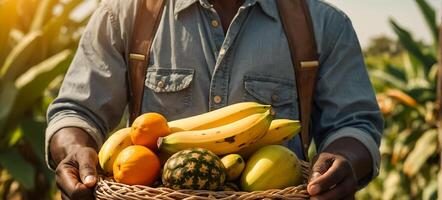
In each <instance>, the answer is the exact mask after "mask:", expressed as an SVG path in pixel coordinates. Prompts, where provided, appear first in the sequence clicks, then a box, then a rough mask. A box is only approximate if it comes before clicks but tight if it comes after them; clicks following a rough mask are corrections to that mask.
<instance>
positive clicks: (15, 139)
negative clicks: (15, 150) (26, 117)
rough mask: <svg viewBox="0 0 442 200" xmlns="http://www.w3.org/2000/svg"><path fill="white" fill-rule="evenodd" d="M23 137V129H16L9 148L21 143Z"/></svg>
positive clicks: (10, 138)
mask: <svg viewBox="0 0 442 200" xmlns="http://www.w3.org/2000/svg"><path fill="white" fill-rule="evenodd" d="M22 137H23V132H22V130H21V128H16V129H15V130H14V132H12V134H11V136H10V137H9V139H8V141H9V142H8V145H9V147H12V146H14V145H15V144H17V142H18V141H20V139H22Z"/></svg>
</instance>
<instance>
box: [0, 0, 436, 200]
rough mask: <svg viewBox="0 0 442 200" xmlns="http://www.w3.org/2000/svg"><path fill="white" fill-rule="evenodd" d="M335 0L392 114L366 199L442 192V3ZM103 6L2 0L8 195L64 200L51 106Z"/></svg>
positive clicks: (1, 98) (2, 162) (1, 180)
mask: <svg viewBox="0 0 442 200" xmlns="http://www.w3.org/2000/svg"><path fill="white" fill-rule="evenodd" d="M328 1H329V2H330V3H332V4H334V5H336V7H339V8H340V9H342V10H343V11H344V12H346V13H347V14H348V15H349V17H350V18H351V19H352V21H353V24H354V27H355V29H356V31H357V33H358V36H359V38H360V41H361V45H362V48H363V51H364V54H365V59H366V64H367V68H368V71H369V73H370V77H371V81H372V83H373V85H374V87H375V89H376V92H377V97H378V102H379V105H380V107H381V109H382V112H383V113H384V117H385V120H386V124H385V134H384V138H383V140H382V145H381V154H382V166H381V171H380V175H379V177H378V178H376V179H375V180H374V181H373V182H372V183H370V185H368V187H367V188H365V189H363V190H362V191H360V192H358V194H357V197H358V199H437V193H438V192H437V191H438V176H437V174H438V173H439V169H440V153H441V148H440V147H441V146H440V144H441V143H440V142H438V141H441V140H439V139H438V136H439V137H441V134H438V129H437V128H438V126H437V125H438V120H437V119H438V118H437V116H438V113H439V112H440V110H439V107H440V106H439V105H440V103H438V101H437V100H438V99H437V89H436V88H437V80H438V78H437V77H438V57H439V56H438V49H439V25H440V19H441V16H440V11H441V7H442V0H369V1H366V0H351V1H350V0H328ZM97 4H98V0H0V199H59V195H58V194H57V189H56V185H55V181H54V174H53V173H52V172H51V171H49V170H48V169H47V168H46V165H45V162H44V130H45V126H46V122H45V111H46V109H47V107H48V105H49V103H50V102H51V101H52V100H53V98H54V97H55V96H56V94H57V92H58V88H59V86H60V83H61V81H62V80H63V74H64V73H65V72H66V70H67V68H68V66H69V63H70V62H71V60H72V57H73V54H74V52H75V49H76V48H77V43H78V40H79V38H80V36H81V33H82V30H83V28H84V26H85V24H86V23H87V20H88V18H89V16H90V15H91V12H93V10H94V8H95V7H96V5H97ZM439 133H441V132H439ZM439 188H442V186H439Z"/></svg>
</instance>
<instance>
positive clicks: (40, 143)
mask: <svg viewBox="0 0 442 200" xmlns="http://www.w3.org/2000/svg"><path fill="white" fill-rule="evenodd" d="M45 128H46V122H45V121H44V120H38V119H26V120H23V122H22V123H21V124H20V129H21V132H22V134H23V136H24V138H25V139H26V140H27V141H29V143H30V144H31V146H32V150H33V151H34V153H35V155H37V156H38V158H39V159H40V162H41V163H44V162H45V157H44V155H45Z"/></svg>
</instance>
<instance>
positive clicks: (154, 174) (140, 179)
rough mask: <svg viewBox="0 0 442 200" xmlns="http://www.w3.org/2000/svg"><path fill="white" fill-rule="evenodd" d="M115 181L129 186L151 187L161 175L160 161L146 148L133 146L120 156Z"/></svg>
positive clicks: (115, 164) (115, 167)
mask: <svg viewBox="0 0 442 200" xmlns="http://www.w3.org/2000/svg"><path fill="white" fill-rule="evenodd" d="M113 168H114V179H115V181H117V182H118V183H124V184H128V185H151V184H152V183H154V182H155V181H156V180H157V178H158V176H159V175H160V160H159V159H158V157H157V156H156V155H155V153H153V152H152V151H151V150H149V149H148V148H146V147H144V146H140V145H133V146H129V147H127V148H125V149H124V150H123V151H121V152H120V154H118V157H117V159H116V160H115V162H114V166H113Z"/></svg>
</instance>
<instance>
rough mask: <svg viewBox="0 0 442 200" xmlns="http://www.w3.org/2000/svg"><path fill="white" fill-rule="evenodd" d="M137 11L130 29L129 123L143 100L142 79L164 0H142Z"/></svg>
mask: <svg viewBox="0 0 442 200" xmlns="http://www.w3.org/2000/svg"><path fill="white" fill-rule="evenodd" d="M141 4H142V5H140V8H139V9H138V11H137V14H136V17H135V22H134V25H133V31H132V41H131V46H130V54H129V69H128V76H129V77H128V83H129V96H130V98H129V113H130V118H129V120H130V124H132V122H133V121H134V120H135V118H136V117H138V116H139V115H140V114H141V105H142V101H143V92H144V79H145V77H146V72H147V64H148V63H149V55H150V54H149V52H150V48H151V46H152V41H153V38H154V36H155V33H156V30H157V28H158V24H159V23H160V20H161V14H162V12H163V9H164V4H165V1H164V0H144V1H142V2H141Z"/></svg>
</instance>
